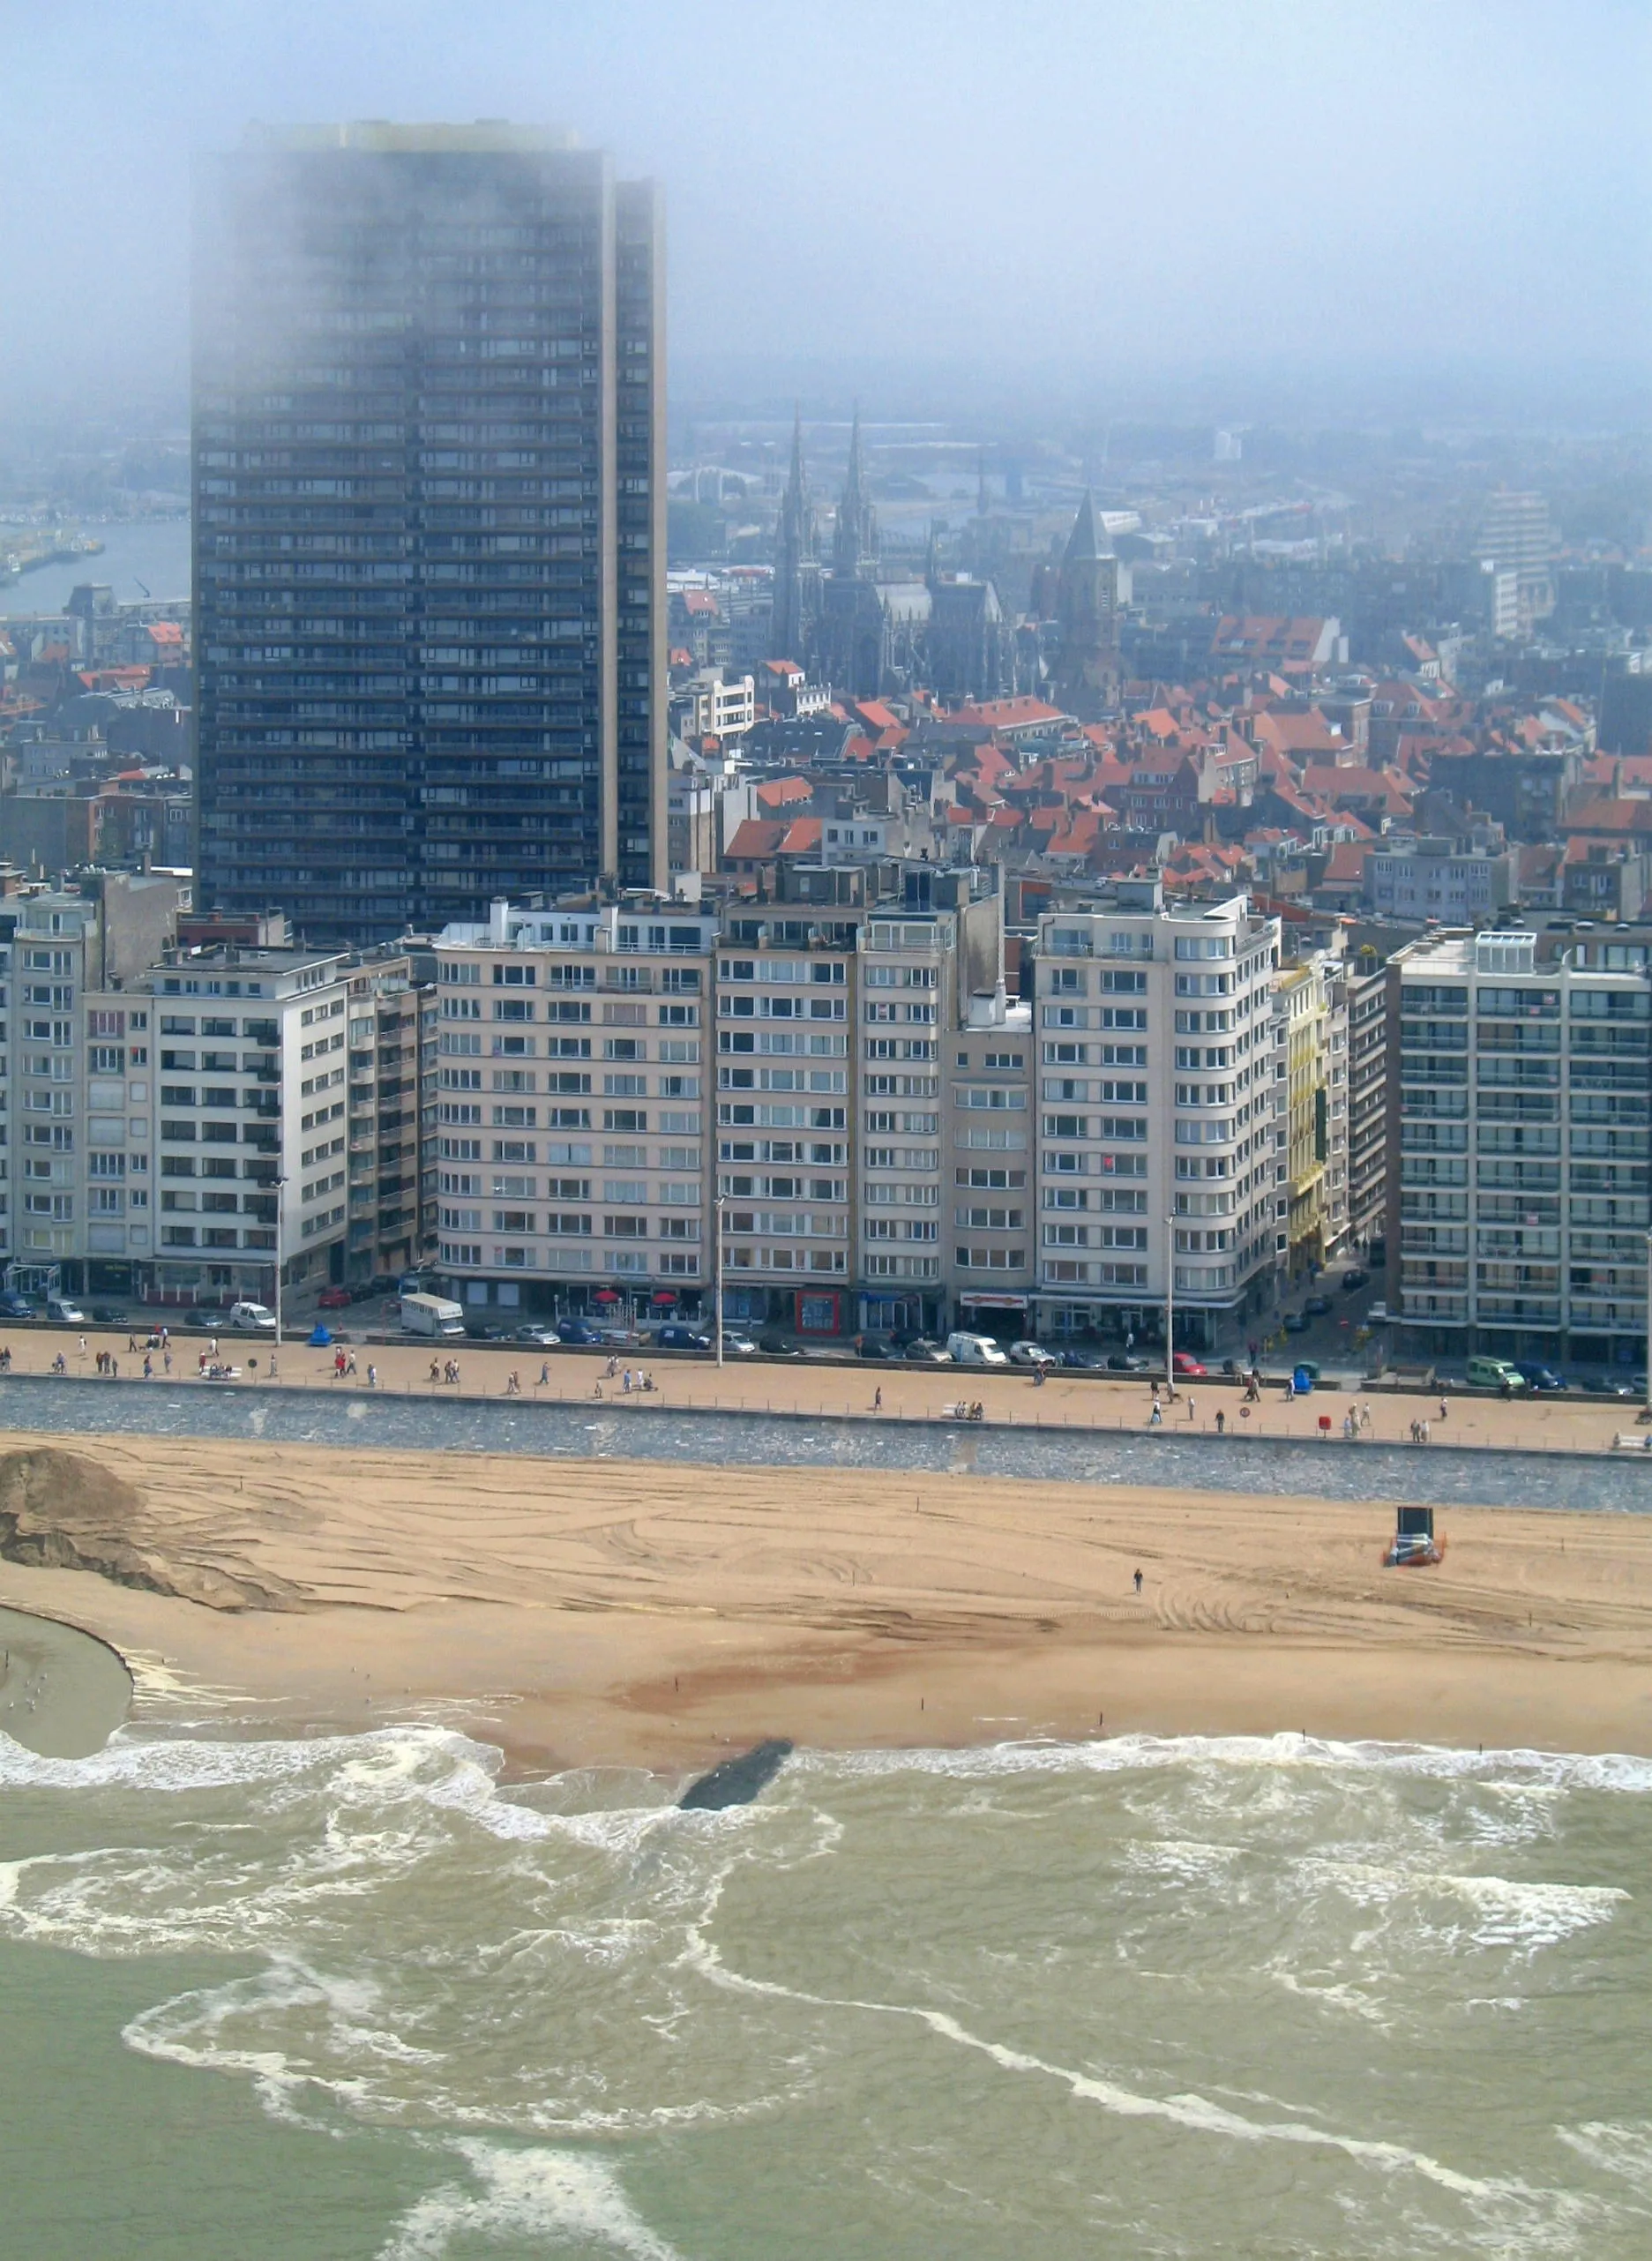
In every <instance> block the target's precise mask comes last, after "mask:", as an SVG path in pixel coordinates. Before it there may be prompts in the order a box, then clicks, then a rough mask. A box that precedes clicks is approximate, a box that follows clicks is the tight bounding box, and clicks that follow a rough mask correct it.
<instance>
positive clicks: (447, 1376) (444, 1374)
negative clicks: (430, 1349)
mask: <svg viewBox="0 0 1652 2261" xmlns="http://www.w3.org/2000/svg"><path fill="white" fill-rule="evenodd" d="M430 1379H431V1381H445V1382H448V1383H450V1384H451V1385H452V1388H454V1389H458V1387H459V1360H458V1359H431V1360H430Z"/></svg>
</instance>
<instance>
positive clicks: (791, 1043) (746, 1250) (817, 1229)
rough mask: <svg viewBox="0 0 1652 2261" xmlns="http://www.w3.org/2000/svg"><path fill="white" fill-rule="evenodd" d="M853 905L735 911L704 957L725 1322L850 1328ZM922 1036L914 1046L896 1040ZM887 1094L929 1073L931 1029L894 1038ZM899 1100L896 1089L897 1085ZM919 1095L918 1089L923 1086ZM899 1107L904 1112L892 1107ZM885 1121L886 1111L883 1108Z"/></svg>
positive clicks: (823, 1330) (813, 1331)
mask: <svg viewBox="0 0 1652 2261" xmlns="http://www.w3.org/2000/svg"><path fill="white" fill-rule="evenodd" d="M862 917H863V911H862V909H861V908H860V907H859V906H856V905H853V904H843V903H838V902H826V903H823V904H819V905H811V904H809V903H806V902H782V903H774V904H766V905H764V906H762V907H761V910H760V912H755V911H751V910H747V909H745V908H744V907H743V908H741V909H740V910H736V911H733V912H731V914H730V915H729V917H727V918H726V919H725V921H724V924H723V932H722V940H721V947H720V949H719V952H718V958H717V998H716V1007H717V1195H718V1200H719V1202H720V1205H721V1217H722V1236H723V1239H722V1252H723V1265H724V1291H723V1312H724V1316H725V1318H726V1319H727V1321H729V1323H730V1324H731V1325H752V1326H756V1325H762V1324H769V1325H774V1326H779V1327H783V1328H786V1329H794V1330H796V1332H798V1333H800V1334H810V1335H840V1334H845V1333H848V1332H849V1331H851V1330H852V1328H853V1324H854V1311H855V1306H854V1303H853V1300H852V1296H851V1290H852V1286H853V1283H854V1276H855V1271H856V1262H855V1257H856V1247H855V1238H854V1216H855V1212H854V1205H853V1202H852V1199H851V1195H852V1192H853V1187H854V1177H853V1168H852V1164H853V1155H852V1151H851V1141H852V1136H853V1129H854V1125H855V1121H856V1114H855V1100H856V1091H855V1082H854V1073H853V1071H854V1065H855V1063H854V1058H853V1054H852V1052H851V1038H852V1037H854V1036H855V1035H856V1033H857V1028H856V998H857V996H858V993H859V985H858V981H857V978H856V966H857V959H858V943H859V938H860V932H861V922H862ZM914 1041H916V1042H918V1043H920V1044H922V1043H924V1042H927V1044H928V1045H929V1051H928V1052H927V1054H923V1053H919V1054H918V1055H917V1056H916V1067H915V1066H914V1065H912V1062H913V1059H914V1055H913V1054H912V1053H911V1051H910V1045H911V1044H912V1043H913V1042H914ZM906 1042H907V1045H908V1050H907V1052H904V1053H901V1054H899V1055H897V1053H896V1052H895V1050H894V1046H893V1043H892V1044H891V1051H890V1055H889V1057H890V1059H891V1060H893V1059H895V1058H896V1057H897V1056H898V1057H900V1058H901V1059H903V1060H904V1061H906V1062H907V1063H908V1064H907V1066H906V1067H904V1069H903V1070H902V1071H901V1072H900V1073H897V1072H896V1071H895V1070H894V1069H893V1067H891V1068H889V1069H888V1070H887V1071H886V1076H887V1082H888V1087H889V1088H888V1090H887V1092H886V1095H885V1096H886V1097H888V1098H889V1099H891V1100H892V1101H893V1098H894V1097H896V1096H897V1089H898V1087H899V1086H901V1084H902V1083H903V1082H904V1084H906V1085H907V1086H909V1085H910V1084H911V1082H912V1080H913V1077H914V1075H915V1074H916V1077H917V1079H918V1080H919V1081H920V1082H923V1084H924V1085H925V1086H926V1087H927V1086H928V1085H931V1084H932V1083H933V1082H934V1067H933V1059H934V1034H933V1030H932V1029H917V1030H916V1036H914V1035H908V1037H907V1039H906ZM901 1096H904V1097H911V1093H910V1091H909V1089H908V1090H907V1091H905V1092H904V1093H903V1094H901ZM925 1096H926V1097H927V1090H926V1094H925ZM883 1112H884V1113H885V1114H886V1115H887V1116H888V1117H889V1119H891V1120H892V1121H893V1119H894V1112H895V1111H894V1110H893V1107H886V1108H885V1109H884V1110H883ZM900 1112H901V1113H902V1115H903V1116H904V1115H905V1114H906V1113H908V1112H910V1110H909V1109H902V1110H901V1111H900Z"/></svg>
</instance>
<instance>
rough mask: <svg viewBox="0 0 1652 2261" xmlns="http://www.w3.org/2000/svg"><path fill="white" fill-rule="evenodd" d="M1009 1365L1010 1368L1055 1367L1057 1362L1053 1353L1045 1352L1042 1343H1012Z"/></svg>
mask: <svg viewBox="0 0 1652 2261" xmlns="http://www.w3.org/2000/svg"><path fill="white" fill-rule="evenodd" d="M1010 1363H1011V1365H1012V1366H1056V1365H1058V1364H1059V1360H1058V1359H1057V1357H1056V1354H1055V1352H1054V1351H1047V1350H1046V1349H1045V1348H1044V1346H1043V1344H1042V1343H1012V1344H1010Z"/></svg>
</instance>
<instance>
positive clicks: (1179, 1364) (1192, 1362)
mask: <svg viewBox="0 0 1652 2261" xmlns="http://www.w3.org/2000/svg"><path fill="white" fill-rule="evenodd" d="M1175 1364H1176V1371H1177V1374H1187V1375H1188V1376H1189V1377H1190V1378H1191V1379H1192V1380H1193V1381H1202V1380H1203V1379H1204V1375H1205V1372H1206V1369H1205V1368H1204V1367H1203V1366H1200V1363H1199V1360H1198V1359H1196V1358H1195V1357H1194V1356H1193V1354H1192V1351H1177V1353H1176V1360H1175Z"/></svg>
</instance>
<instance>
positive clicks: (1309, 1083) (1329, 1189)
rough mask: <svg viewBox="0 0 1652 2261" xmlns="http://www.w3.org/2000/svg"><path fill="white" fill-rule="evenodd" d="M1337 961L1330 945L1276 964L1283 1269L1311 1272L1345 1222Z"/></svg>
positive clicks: (1342, 1028)
mask: <svg viewBox="0 0 1652 2261" xmlns="http://www.w3.org/2000/svg"><path fill="white" fill-rule="evenodd" d="M1337 979H1338V969H1337V965H1336V962H1335V959H1334V956H1333V955H1332V954H1331V953H1329V952H1327V951H1322V950H1312V951H1310V952H1309V953H1308V954H1307V955H1306V956H1304V957H1303V958H1301V959H1299V960H1298V961H1297V962H1296V963H1295V964H1294V965H1287V966H1282V968H1281V969H1280V973H1279V979H1278V983H1277V985H1276V989H1275V1014H1276V1017H1277V1020H1278V1023H1279V1033H1280V1041H1281V1044H1282V1051H1283V1053H1284V1062H1283V1067H1284V1094H1285V1125H1284V1127H1285V1156H1286V1178H1285V1184H1286V1192H1287V1197H1288V1204H1289V1206H1288V1209H1287V1228H1286V1230H1287V1242H1288V1254H1287V1266H1286V1269H1287V1276H1289V1278H1291V1279H1293V1280H1294V1279H1299V1278H1302V1277H1304V1276H1312V1274H1313V1273H1314V1272H1315V1271H1316V1270H1317V1269H1319V1266H1320V1265H1322V1264H1323V1263H1324V1262H1325V1260H1326V1258H1327V1255H1328V1254H1329V1253H1330V1251H1331V1249H1332V1248H1333V1247H1334V1246H1335V1244H1336V1241H1337V1239H1339V1238H1340V1237H1341V1236H1340V1234H1339V1232H1338V1216H1337V1211H1338V1208H1339V1200H1338V1194H1339V1192H1340V1209H1341V1212H1342V1216H1341V1222H1342V1229H1343V1230H1344V1231H1345V1230H1346V1225H1347V1202H1348V1186H1347V1089H1346V1079H1347V1055H1346V1033H1347V1022H1346V1019H1345V1017H1343V1016H1342V1015H1341V1014H1339V1013H1338V1012H1337V1009H1336V1006H1337V999H1336V993H1335V992H1336V984H1337ZM1339 1033H1340V1037H1341V1040H1342V1043H1341V1069H1342V1079H1343V1085H1342V1116H1341V1130H1342V1171H1341V1185H1340V1188H1339V1187H1338V1186H1337V1184H1336V1182H1335V1179H1334V1149H1333V1128H1334V1126H1333V1117H1332V1102H1333V1082H1332V1074H1333V1060H1334V1054H1335V1051H1336V1049H1337V1039H1338V1037H1339Z"/></svg>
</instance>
